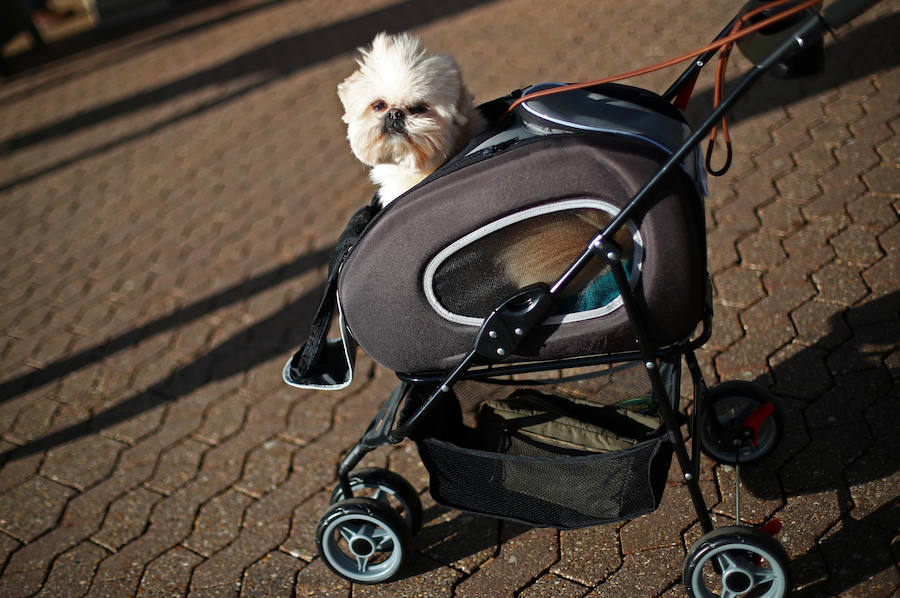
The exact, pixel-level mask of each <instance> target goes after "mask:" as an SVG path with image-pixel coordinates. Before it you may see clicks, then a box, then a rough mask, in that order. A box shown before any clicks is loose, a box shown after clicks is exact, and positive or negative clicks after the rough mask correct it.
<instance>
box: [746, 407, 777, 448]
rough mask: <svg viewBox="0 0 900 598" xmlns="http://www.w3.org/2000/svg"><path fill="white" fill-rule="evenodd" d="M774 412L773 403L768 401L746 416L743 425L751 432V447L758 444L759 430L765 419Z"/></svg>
mask: <svg viewBox="0 0 900 598" xmlns="http://www.w3.org/2000/svg"><path fill="white" fill-rule="evenodd" d="M774 412H775V403H773V402H772V401H768V402H766V403H763V404H762V405H760V406H759V408H758V409H757V410H756V411H754V412H753V413H751V414H750V415H748V416H747V419H745V420H744V425H745V426H747V427H748V428H750V429H751V430H753V446H756V443H757V442H759V429H760V428H761V427H762V424H763V422H764V421H766V418H767V417H769V416H770V415H772V414H773V413H774Z"/></svg>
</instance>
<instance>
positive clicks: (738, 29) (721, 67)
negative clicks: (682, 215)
mask: <svg viewBox="0 0 900 598" xmlns="http://www.w3.org/2000/svg"><path fill="white" fill-rule="evenodd" d="M792 1H794V0H778V1H777V2H771V3H768V4H766V5H765V6H760V7H759V8H756V9H754V10H751V11H749V12H747V13H745V14H743V15H741V18H740V19H738V20H737V21H736V22H735V24H734V26H733V27H732V28H731V32H730V33H729V34H728V35H727V36H725V37H723V38H722V39H720V40H717V41H715V42H713V43H711V44H708V45H706V46H703V47H702V48H698V49H696V50H693V51H692V52H689V53H687V54H682V55H681V56H678V57H676V58H670V59H669V60H665V61H663V62H660V63H658V64H654V65H651V66H647V67H644V68H641V69H637V70H635V71H629V72H627V73H621V74H618V75H613V76H611V77H604V78H602V79H595V80H593V81H585V82H582V83H571V84H569V85H562V86H559V87H552V88H550V89H543V90H541V91H535V92H532V93H529V94H527V95H524V96H522V97H520V98H519V99H517V100H516V101H514V102H513V103H512V104H511V105H510V107H509V108H508V109H507V113H510V112H512V111H513V110H514V109H515V108H516V106H518V105H519V104H521V103H523V102H527V101H528V100H533V99H535V98H540V97H543V96H549V95H553V94H556V93H562V92H566V91H572V90H575V89H584V88H586V87H593V86H595V85H601V84H603V83H612V82H613V81H621V80H622V79H631V78H632V77H638V76H640V75H646V74H647V73H652V72H655V71H659V70H662V69H665V68H669V67H671V66H674V65H676V64H678V63H680V62H685V61H687V60H692V59H694V58H696V57H698V56H700V55H702V54H705V53H706V52H709V51H710V50H718V49H721V50H722V52H721V53H720V54H719V60H718V64H717V65H716V81H715V85H714V88H713V109H715V108H716V107H717V106H718V105H719V103H720V102H721V101H722V96H723V91H724V87H725V70H726V67H727V65H728V57H729V55H730V54H731V48H732V47H733V46H734V42H736V41H737V40H739V39H741V38H743V37H746V36H748V35H750V34H752V33H755V32H756V31H759V30H760V29H764V28H766V27H768V26H770V25H772V24H773V23H777V22H778V21H781V20H783V19H786V18H788V17H790V16H792V15H795V14H797V13H799V12H802V11H804V10H806V9H808V8H811V7H813V6H815V5H816V4H820V3H821V2H822V0H807V1H806V2H802V3H801V4H798V5H796V6H793V7H791V8H788V9H785V10H783V11H781V12H780V13H778V14H777V15H774V16H772V17H769V18H767V19H763V20H762V21H760V22H758V23H755V24H753V25H750V26H746V27H745V23H746V22H747V21H748V20H749V19H751V18H753V17H754V16H756V15H758V14H759V13H761V12H763V11H764V10H770V9H772V8H774V7H777V6H779V5H782V4H786V3H788V2H792ZM721 126H722V136H723V137H724V139H725V144H726V151H727V158H726V162H725V166H723V167H722V168H721V169H719V170H713V169H712V168H711V167H710V159H711V156H712V149H713V145H714V144H715V140H716V135H717V133H718V130H717V129H718V127H717V126H716V127H713V128H712V131H711V132H710V140H709V146H708V147H707V152H706V167H707V170H709V171H710V174H713V175H714V176H718V175H721V174H724V173H725V171H726V170H728V167H729V166H730V164H731V137H730V136H729V134H728V124H727V122H726V120H725V117H724V116H723V117H722V121H721Z"/></svg>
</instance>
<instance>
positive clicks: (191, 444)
mask: <svg viewBox="0 0 900 598" xmlns="http://www.w3.org/2000/svg"><path fill="white" fill-rule="evenodd" d="M207 448H208V447H207V446H206V445H205V444H203V443H200V442H197V441H196V440H192V439H186V440H184V441H182V442H181V443H179V444H178V445H176V446H174V447H172V448H171V449H169V450H168V451H166V452H165V453H163V455H162V458H161V459H160V462H159V465H158V467H157V470H156V473H155V474H154V475H153V478H151V479H150V480H148V481H147V482H146V485H147V487H148V488H149V489H151V490H153V491H154V492H158V493H160V494H171V493H172V492H174V491H175V490H177V489H178V488H180V487H181V486H182V485H184V483H185V482H187V481H188V480H190V479H191V478H192V477H194V475H196V473H197V469H198V466H199V465H200V460H201V459H202V458H203V453H204V452H205V451H206V450H207Z"/></svg>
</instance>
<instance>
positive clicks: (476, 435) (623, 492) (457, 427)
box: [414, 359, 680, 529]
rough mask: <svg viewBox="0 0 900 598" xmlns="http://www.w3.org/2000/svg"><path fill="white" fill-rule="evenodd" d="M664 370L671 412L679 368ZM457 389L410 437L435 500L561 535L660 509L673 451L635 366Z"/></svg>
mask: <svg viewBox="0 0 900 598" xmlns="http://www.w3.org/2000/svg"><path fill="white" fill-rule="evenodd" d="M660 373H661V374H662V375H663V380H664V382H665V386H666V388H667V392H668V394H669V397H670V400H671V403H672V405H673V406H676V405H677V401H678V393H679V387H680V361H678V360H677V359H676V360H675V361H674V362H661V367H660ZM560 374H562V373H560ZM453 391H454V393H453V394H454V396H453V399H452V400H450V397H447V399H448V400H446V401H444V402H443V405H444V407H443V410H442V411H441V412H439V413H436V414H435V417H432V418H430V423H429V424H428V425H424V426H423V427H422V429H421V431H420V434H419V435H418V436H416V437H414V440H415V441H416V444H417V446H418V449H419V454H420V456H421V458H422V462H423V463H424V464H425V467H426V468H427V469H428V472H429V476H430V487H431V494H432V496H433V497H434V498H435V500H436V501H437V502H439V503H441V504H444V505H447V506H450V507H453V508H456V509H460V510H464V511H472V512H476V513H481V514H485V515H491V516H494V517H500V518H504V519H512V520H516V521H521V522H525V523H527V524H529V525H535V526H549V527H556V528H560V529H570V528H578V527H586V526H591V525H598V524H601V523H609V522H613V521H620V520H622V519H630V518H632V517H636V516H638V515H642V514H645V513H649V512H651V511H653V510H655V509H656V507H657V506H659V501H660V498H661V497H662V492H663V489H664V487H665V484H666V478H667V475H668V471H669V465H670V464H671V461H672V454H673V450H672V443H671V441H670V439H669V436H668V435H667V434H665V431H664V428H663V427H662V426H661V423H660V419H659V416H658V405H657V404H656V401H655V399H654V398H653V395H652V393H651V392H650V388H649V380H648V378H647V376H646V372H645V371H644V368H643V367H642V366H641V365H640V364H625V365H618V366H612V367H608V368H606V369H603V370H602V371H596V372H590V373H587V374H585V373H584V372H579V373H578V375H575V376H570V377H568V378H566V377H563V376H562V375H560V377H559V378H552V379H549V380H547V379H545V380H540V381H536V380H506V381H502V382H496V383H484V382H475V381H463V382H460V383H457V384H456V385H454V387H453Z"/></svg>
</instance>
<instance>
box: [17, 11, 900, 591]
mask: <svg viewBox="0 0 900 598" xmlns="http://www.w3.org/2000/svg"><path fill="white" fill-rule="evenodd" d="M725 4H726V3H708V2H685V3H681V2H679V3H669V2H659V1H653V2H642V3H630V2H629V3H626V2H612V1H603V2H588V1H586V0H562V1H560V2H554V3H550V4H548V3H545V2H539V1H537V0H499V1H495V2H490V1H479V0H456V1H454V2H449V3H437V2H435V3H430V2H401V3H398V4H391V3H388V2H384V1H383V0H353V1H351V2H339V3H335V2H323V1H321V0H304V1H288V0H231V1H226V2H219V3H201V2H195V3H190V4H187V5H184V8H183V9H182V10H181V11H173V12H171V13H168V14H166V15H164V16H163V17H162V18H160V19H156V20H153V21H150V22H148V23H146V24H145V26H143V27H139V28H136V27H133V28H130V29H127V30H107V31H103V32H90V31H88V32H84V33H79V34H74V35H73V36H72V37H69V38H66V39H63V40H60V41H54V42H53V43H52V44H51V47H50V48H49V50H48V53H47V54H45V55H44V56H43V57H40V56H39V57H33V56H30V55H26V54H14V55H11V56H9V63H10V65H11V66H12V67H13V68H14V69H15V70H16V71H17V72H16V74H14V76H12V77H11V78H9V79H7V80H6V81H4V82H3V83H2V86H0V105H2V108H0V135H2V141H0V202H2V206H0V214H2V216H0V236H2V238H4V239H6V241H5V242H4V244H3V247H2V249H0V252H2V253H0V255H2V260H0V297H2V312H0V314H2V316H0V318H2V321H0V330H2V337H0V358H2V366H0V368H2V371H0V455H2V456H0V568H2V574H0V596H4V597H16V596H31V595H40V596H82V595H86V596H128V595H134V594H137V593H141V594H142V595H149V596H175V595H186V594H190V595H191V596H232V595H234V596H253V597H262V596H291V595H296V596H307V595H316V596H349V595H353V596H407V595H408V596H413V595H419V596H510V595H520V596H527V597H534V596H547V595H557V596H565V597H568V596H572V597H576V596H591V597H595V596H666V597H672V596H682V595H684V591H683V589H682V586H681V585H680V583H679V577H680V572H681V566H682V559H683V558H684V554H685V547H686V546H690V544H691V543H692V542H693V541H694V540H695V539H696V538H697V537H698V535H699V532H698V527H697V524H696V521H695V515H694V514H693V512H692V510H691V508H690V505H689V502H688V499H687V497H686V493H685V492H684V488H683V487H680V486H679V485H678V484H677V483H676V482H674V481H673V482H671V484H670V486H671V487H670V488H669V489H668V491H667V492H666V494H665V497H664V500H663V504H662V507H661V508H660V509H659V510H658V511H657V512H655V513H653V514H652V515H650V516H647V517H644V518H640V519H636V520H634V521H629V522H625V523H621V524H617V525H608V526H600V527H596V528H589V529H584V530H578V531H567V532H557V531H553V530H546V529H529V528H526V527H523V526H521V525H515V524H510V523H501V522H497V521H494V520H491V519H485V518H478V517H474V516H471V515H465V514H460V513H458V512H455V511H450V510H447V509H444V508H442V507H439V506H437V505H435V504H434V502H433V501H432V500H431V499H430V498H429V496H428V494H427V483H428V481H427V477H426V475H425V472H424V469H423V468H422V466H421V464H420V463H419V461H418V458H417V455H416V453H415V451H414V449H413V448H412V447H410V446H408V445H407V444H403V445H400V446H398V447H395V448H392V449H391V450H384V451H380V452H376V453H375V454H373V455H372V456H370V457H369V458H367V460H366V463H367V464H371V465H382V466H390V467H391V468H392V469H393V470H395V471H397V472H399V473H401V474H402V475H404V476H405V477H406V478H407V479H409V480H410V482H411V483H412V484H413V485H414V486H415V487H416V488H417V489H418V490H419V491H420V492H421V493H422V497H423V502H424V505H425V522H424V528H423V530H422V531H421V533H420V534H419V535H418V536H417V537H416V539H415V541H414V558H413V559H412V563H411V566H410V570H409V575H408V576H406V577H404V578H402V579H400V580H398V581H396V582H394V583H392V584H388V585H385V586H375V587H351V586H350V584H348V583H346V582H344V581H342V580H340V579H339V578H337V577H335V576H333V575H331V574H330V573H329V572H328V571H327V570H326V568H325V567H324V565H323V563H321V562H320V560H319V559H318V557H317V556H316V552H315V542H314V530H315V525H316V523H317V521H318V518H319V516H320V514H321V512H322V511H323V509H324V508H325V506H326V505H327V502H328V495H329V492H330V489H331V487H332V485H333V483H334V468H335V465H336V463H337V462H338V460H339V458H340V455H341V453H342V452H343V451H345V450H346V449H347V448H348V447H349V446H351V444H352V443H353V442H354V441H355V440H356V438H358V436H359V434H360V433H361V431H362V430H363V429H364V427H365V425H366V424H367V423H368V420H369V419H370V418H371V416H372V414H373V413H374V410H375V408H376V406H377V405H378V404H379V402H380V401H381V400H383V398H384V397H385V396H386V393H388V392H389V390H390V389H391V387H392V386H393V384H394V378H393V375H392V373H391V372H388V371H386V370H384V369H382V368H380V367H378V366H375V365H374V364H373V363H372V362H371V361H368V360H367V359H366V358H364V357H363V358H362V359H361V362H360V363H359V364H358V366H357V374H358V378H357V381H355V382H354V384H353V386H352V387H351V388H350V389H348V390H346V391H342V392H338V393H333V394H316V393H311V392H303V391H298V390H295V389H291V388H289V387H287V386H285V385H284V384H283V383H282V382H281V378H280V369H281V366H282V364H283V362H284V360H285V359H286V358H287V357H288V356H289V355H290V353H291V352H292V351H293V350H294V349H295V348H296V347H297V346H298V345H299V344H300V343H301V342H302V340H303V338H304V336H305V333H306V329H307V326H308V322H309V317H310V314H311V313H312V311H313V309H314V308H315V305H316V304H317V302H318V299H319V295H320V292H321V285H322V282H323V280H324V264H325V261H326V257H327V253H328V249H329V248H330V246H331V245H332V244H333V242H334V240H335V239H336V237H337V234H338V233H339V231H340V230H341V228H342V224H343V223H344V222H345V221H346V219H347V218H348V217H349V215H350V214H351V213H352V212H353V211H354V210H355V209H356V207H357V206H359V205H360V204H361V203H362V202H364V201H366V200H367V198H368V197H369V196H370V194H371V188H370V186H369V184H368V183H367V181H366V178H365V173H364V171H363V169H362V168H361V166H360V165H358V164H357V163H356V162H355V161H354V159H353V158H352V156H351V154H350V152H349V151H348V148H347V145H346V142H345V140H344V132H343V129H342V125H341V122H340V118H339V117H340V110H339V105H338V102H337V98H336V94H335V86H336V84H337V83H338V82H339V81H340V80H341V79H342V78H343V77H344V76H346V74H348V73H349V72H350V71H351V70H352V67H353V52H352V50H353V48H354V47H355V46H357V45H361V44H363V43H365V42H366V41H368V40H369V39H370V38H371V37H372V36H373V35H374V33H375V32H377V31H380V30H382V29H389V30H401V29H413V30H414V31H416V32H417V33H419V34H420V35H421V36H422V37H423V38H424V39H425V41H426V43H427V44H428V45H429V46H430V47H432V48H436V49H442V50H445V51H449V52H452V53H453V54H454V55H455V56H456V57H457V59H458V60H459V62H460V64H461V66H462V68H463V71H464V73H465V74H466V76H467V79H468V84H469V87H470V88H471V89H472V90H473V91H474V92H475V93H476V95H477V96H478V98H480V99H489V98H492V97H496V96H499V95H501V94H503V93H505V92H507V91H509V90H511V89H514V88H517V87H520V86H522V85H525V84H528V83H531V82H536V81H542V80H583V79H589V78H596V77H598V76H602V75H605V74H609V73H613V72H621V71H625V70H628V69H631V68H636V67H639V66H643V65H646V64H650V63H652V62H656V61H658V60H660V59H662V58H664V57H667V56H670V55H674V54H680V53H681V52H683V51H686V50H688V49H690V48H692V47H695V46H698V45H700V44H702V43H704V42H706V41H707V40H708V39H709V38H711V37H712V36H713V35H714V34H715V33H716V32H717V31H718V30H719V28H721V26H723V25H724V23H725V22H727V19H728V18H729V16H730V13H731V12H732V11H733V10H735V9H736V7H737V4H736V3H735V4H733V5H732V3H727V4H728V5H727V6H725ZM898 8H900V3H898V2H897V1H896V0H890V1H884V2H882V3H881V4H879V5H878V6H877V7H876V8H875V9H874V10H872V11H871V12H870V13H868V14H866V15H864V16H863V17H862V18H860V19H859V20H858V21H857V22H855V23H854V24H853V25H852V26H850V27H847V28H845V29H844V30H842V31H840V32H839V36H838V37H837V39H829V41H828V45H827V48H826V55H827V61H828V70H827V71H826V72H825V73H823V74H821V75H818V76H816V77H813V78H809V79H804V80H800V81H776V80H773V79H768V78H767V79H765V80H764V81H763V82H762V83H761V84H760V85H759V86H757V87H756V88H755V89H754V90H753V91H752V93H751V94H750V95H749V96H748V97H747V98H746V99H745V101H744V102H743V103H742V104H741V105H740V106H739V107H738V108H737V109H736V110H735V113H734V117H733V119H732V133H733V138H734V141H735V163H734V165H733V167H732V170H731V171H730V172H729V173H728V174H727V175H726V176H725V177H723V178H721V179H714V180H712V181H711V196H710V198H709V199H708V201H707V227H708V238H709V266H710V272H711V274H712V277H713V284H714V290H715V303H716V309H717V313H716V320H715V326H714V334H713V337H712V339H711V341H710V342H709V343H708V344H707V345H706V346H705V347H704V348H703V349H702V350H701V351H700V355H699V356H700V359H701V362H702V365H703V366H704V368H705V373H706V375H707V377H708V380H709V381H717V380H719V379H723V380H724V379H751V380H757V381H759V382H761V383H762V384H764V385H765V386H767V387H769V388H770V389H772V390H773V391H774V392H775V393H777V395H778V396H779V397H780V398H781V399H782V400H783V402H784V404H785V405H786V407H787V412H786V421H787V431H786V434H785V438H784V441H783V442H782V443H781V445H780V446H779V448H778V449H777V450H776V452H775V453H774V454H773V455H772V456H771V457H769V458H767V459H766V460H765V461H764V463H763V464H762V465H761V466H760V467H757V468H755V469H753V470H750V471H745V477H746V482H747V487H748V490H749V496H745V507H744V515H745V518H746V519H747V520H748V522H749V523H761V522H762V521H764V520H766V519H767V518H769V517H771V516H777V517H779V518H780V519H781V520H782V521H783V522H784V525H785V529H784V531H783V532H782V533H781V535H780V536H779V537H780V539H781V541H782V542H783V543H784V545H785V547H786V549H787V551H788V553H789V555H790V557H791V559H792V567H793V569H794V573H795V578H796V581H797V585H798V590H797V592H796V595H799V596H811V597H812V596H866V597H875V596H891V595H896V593H897V592H898V588H900V571H898V562H900V544H898V536H897V530H898V529H900V513H898V503H897V497H898V494H900V473H898V464H900V452H898V443H897V441H896V438H897V434H898V425H897V422H898V418H897V413H898V407H900V404H898V403H900V392H898V391H900V350H898V339H900V316H898V311H900V261H898V260H900V221H898V210H900V153H898V143H900V141H898V140H900V107H898V90H900V68H898V58H900V52H898V50H900V48H898V42H897V37H896V31H897V30H898V24H900V11H898ZM746 68H748V63H747V62H746V61H745V60H743V59H742V58H740V57H737V56H736V57H735V58H734V59H733V63H732V70H731V71H730V72H731V73H732V75H731V77H730V80H731V81H733V80H734V79H735V78H736V76H737V73H739V72H741V71H742V70H746ZM672 75H673V74H672V73H665V74H654V75H651V76H647V77H644V78H643V79H641V80H639V81H638V82H637V83H638V84H641V85H645V86H647V87H650V88H652V89H660V88H662V87H663V86H664V85H665V84H666V83H667V82H668V81H669V80H670V78H671V76H672ZM710 77H711V73H706V74H705V75H704V78H703V79H701V81H700V82H699V84H698V89H697V91H696V92H695V105H694V106H692V107H691V109H690V111H689V112H690V115H691V117H692V118H697V117H698V116H699V115H702V114H703V113H704V112H705V111H706V110H707V109H708V106H709V102H710V98H711V92H710V84H711V81H710ZM704 471H705V472H707V473H706V474H705V476H704V481H703V488H704V492H705V493H706V494H707V496H708V499H709V502H710V505H711V508H712V511H713V513H714V516H715V518H716V520H717V522H719V523H723V524H727V523H728V521H729V517H730V516H731V515H732V514H733V511H734V501H733V498H732V494H731V487H732V484H733V472H731V471H729V470H728V469H727V468H725V467H722V466H715V465H714V464H711V463H706V464H705V465H704ZM672 479H673V480H674V479H675V478H674V477H673V478H672Z"/></svg>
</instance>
